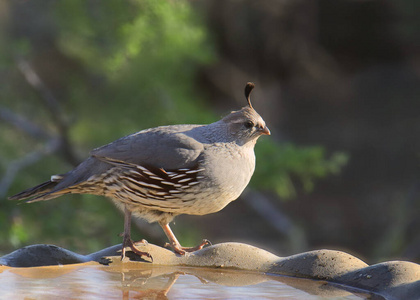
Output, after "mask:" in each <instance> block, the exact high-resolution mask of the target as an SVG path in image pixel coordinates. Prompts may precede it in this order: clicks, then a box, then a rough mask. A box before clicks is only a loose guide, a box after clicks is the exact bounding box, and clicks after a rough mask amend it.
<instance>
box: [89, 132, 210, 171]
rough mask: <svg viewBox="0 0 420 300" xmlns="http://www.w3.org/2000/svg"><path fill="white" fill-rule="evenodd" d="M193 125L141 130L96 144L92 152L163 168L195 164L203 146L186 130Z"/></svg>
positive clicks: (105, 157) (99, 157)
mask: <svg viewBox="0 0 420 300" xmlns="http://www.w3.org/2000/svg"><path fill="white" fill-rule="evenodd" d="M194 128H197V126H192V125H177V126H164V127H157V128H153V129H148V130H143V131H140V132H138V133H135V134H132V135H129V136H126V137H123V138H121V139H118V140H116V141H114V142H112V143H110V144H108V145H105V146H102V147H100V148H97V149H95V150H93V151H92V152H91V155H92V156H93V157H95V158H97V159H99V160H117V161H120V162H123V163H128V164H134V165H140V166H152V167H156V168H162V169H165V170H176V169H180V168H189V167H192V166H195V165H196V164H197V159H198V157H199V156H200V154H201V153H202V151H203V148H204V147H203V144H202V143H200V142H199V141H197V140H196V139H194V138H193V137H191V135H189V134H188V133H189V132H190V131H191V130H192V129H194Z"/></svg>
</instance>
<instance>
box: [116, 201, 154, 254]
mask: <svg viewBox="0 0 420 300" xmlns="http://www.w3.org/2000/svg"><path fill="white" fill-rule="evenodd" d="M126 247H130V249H131V251H133V252H134V253H136V254H137V255H140V257H141V256H146V257H149V258H150V259H152V261H153V258H152V256H151V255H150V254H149V253H147V252H143V251H140V250H139V249H138V248H137V247H136V246H135V245H134V242H133V240H132V239H131V211H129V210H128V208H127V206H125V207H124V233H123V246H122V251H121V260H123V259H124V257H125V251H126Z"/></svg>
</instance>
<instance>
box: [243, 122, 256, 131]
mask: <svg viewBox="0 0 420 300" xmlns="http://www.w3.org/2000/svg"><path fill="white" fill-rule="evenodd" d="M244 125H245V128H247V129H250V128H252V127H254V123H252V122H251V121H246V122H245V124H244Z"/></svg>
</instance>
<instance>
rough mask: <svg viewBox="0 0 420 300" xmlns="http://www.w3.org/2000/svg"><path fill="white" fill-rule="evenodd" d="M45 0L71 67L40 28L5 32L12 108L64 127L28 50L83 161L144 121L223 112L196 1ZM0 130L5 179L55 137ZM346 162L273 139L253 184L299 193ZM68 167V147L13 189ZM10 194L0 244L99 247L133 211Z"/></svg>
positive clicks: (21, 176)
mask: <svg viewBox="0 0 420 300" xmlns="http://www.w3.org/2000/svg"><path fill="white" fill-rule="evenodd" d="M45 3H47V4H48V5H46V4H45ZM44 4H45V5H43V6H42V7H41V8H40V10H39V11H38V13H39V14H36V12H35V14H36V16H37V18H36V19H34V20H32V22H35V23H37V22H41V23H42V22H44V23H43V24H44V25H45V24H47V25H48V26H44V27H42V26H40V27H39V28H44V29H45V28H48V30H46V31H48V32H47V33H45V34H46V35H47V36H48V38H49V39H50V42H49V43H50V44H49V47H51V48H53V49H54V51H55V52H53V53H59V58H58V60H60V59H61V60H65V61H67V63H66V64H64V65H63V66H64V67H58V69H54V68H53V67H51V66H50V65H49V64H53V63H54V61H53V58H51V61H49V57H48V53H47V57H45V56H44V57H43V53H42V51H43V48H42V47H41V46H39V41H38V40H37V39H36V38H34V37H33V36H32V35H31V33H30V32H29V33H27V32H26V33H25V34H26V35H25V34H22V33H21V34H17V35H9V34H4V32H3V33H2V34H1V35H0V39H2V40H1V43H3V44H5V43H7V44H8V45H10V47H9V48H7V49H6V48H4V47H0V49H1V50H0V54H1V56H2V58H1V66H0V67H1V79H2V81H3V84H2V86H3V87H4V88H2V89H1V90H0V97H1V99H2V100H1V105H2V106H4V107H6V108H7V109H9V110H11V111H13V112H14V113H15V114H18V115H20V116H23V117H24V118H26V119H28V120H29V121H30V122H32V124H34V126H38V127H40V128H42V129H43V130H45V131H46V132H48V133H50V134H58V132H59V130H58V129H57V124H56V123H55V121H54V115H51V113H48V109H46V106H45V103H43V100H42V97H43V95H40V94H39V92H38V91H36V90H34V89H32V88H31V87H30V86H29V85H28V84H27V82H25V80H24V79H23V76H22V74H21V73H20V72H19V71H18V69H17V67H16V65H17V60H18V59H20V58H24V59H26V60H33V61H35V62H36V61H38V64H36V63H35V64H36V65H37V66H38V68H37V70H39V71H40V74H41V75H45V77H43V78H46V81H47V83H46V84H47V85H48V88H50V89H51V90H52V91H53V93H54V94H55V96H56V98H57V99H58V101H59V102H60V105H61V107H62V110H63V116H64V119H65V120H66V122H68V124H69V132H68V133H69V139H70V141H71V144H72V146H73V148H74V149H75V151H76V153H77V154H78V155H79V156H80V157H81V158H82V159H83V158H85V157H86V156H87V153H88V151H89V150H90V149H92V148H94V147H97V146H100V145H102V144H105V143H107V142H111V141H112V140H114V139H116V138H119V137H121V136H123V135H127V134H129V133H133V132H136V131H138V130H141V129H144V128H148V127H153V126H157V125H163V124H174V123H208V122H213V121H216V120H217V117H216V116H215V113H214V112H213V111H212V110H211V108H210V105H209V104H208V103H207V102H206V100H208V99H207V98H208V97H207V96H206V95H205V94H203V93H201V92H200V91H198V90H197V88H196V87H197V84H196V80H195V78H196V75H197V71H198V70H199V68H200V67H202V66H204V65H206V64H210V63H212V62H214V61H216V60H217V55H216V53H215V50H214V49H215V45H213V43H212V41H211V39H210V38H209V33H208V31H207V29H206V28H205V26H204V25H203V23H202V22H201V21H200V16H199V14H197V12H196V11H194V10H193V9H192V7H191V6H190V4H189V2H187V1H166V0H132V1H129V2H121V1H116V0H113V1H104V2H100V4H99V3H98V2H96V1H82V0H62V1H47V2H44ZM10 5H12V4H10ZM12 6H13V5H12ZM10 22H11V21H10ZM10 26H12V25H10ZM6 28H7V27H6ZM2 30H6V29H2ZM32 34H33V33H32ZM37 34H40V35H42V34H43V32H37ZM38 47H40V48H38ZM40 49H41V50H40ZM63 58H65V59H63ZM55 59H57V58H55ZM39 61H41V63H39ZM69 65H70V66H71V67H68V66H69ZM66 66H67V67H66ZM49 67H51V69H48V68H49ZM43 68H44V70H43ZM51 70H53V71H51ZM41 77H42V76H41ZM238 92H241V91H238ZM0 136H1V140H2V143H1V147H0V170H1V172H2V174H4V175H5V176H6V175H7V173H6V171H7V170H8V168H9V169H10V165H11V163H12V162H15V161H17V160H19V159H20V158H21V157H24V156H25V155H27V154H28V153H31V152H32V151H34V150H36V149H41V148H42V147H43V145H44V144H45V139H37V138H32V137H28V136H27V135H25V133H23V132H22V131H19V130H16V128H15V127H14V126H11V125H10V124H9V123H8V122H4V123H1V126H0ZM346 161H347V157H346V155H345V154H342V153H335V154H332V155H331V156H328V155H327V153H326V151H325V149H323V148H322V147H297V146H295V145H292V144H284V145H282V144H278V143H276V142H274V141H272V140H269V139H268V138H265V139H262V141H260V143H259V144H258V145H257V168H256V173H255V177H254V179H253V180H252V185H253V186H254V188H256V189H266V190H271V191H273V192H275V193H276V194H277V195H278V196H280V197H281V198H289V197H291V196H293V195H294V194H295V193H296V188H295V184H294V183H293V182H294V179H292V178H295V179H296V180H297V181H296V182H301V183H302V185H303V188H304V190H305V191H307V192H310V191H311V189H312V188H313V186H314V184H315V181H316V179H319V178H323V177H325V176H327V175H329V174H336V173H338V172H339V170H340V168H341V167H342V166H343V165H344V164H345V163H346ZM70 168H72V166H71V164H70V163H69V162H68V161H66V160H65V159H63V156H62V155H60V153H56V154H54V155H47V156H45V157H43V158H42V159H40V160H39V161H37V162H36V163H34V164H30V165H29V166H27V167H26V168H25V169H24V170H21V171H20V172H19V173H18V174H17V177H16V180H15V182H14V183H13V185H12V186H11V189H10V190H9V192H8V195H11V194H13V193H15V192H19V191H20V190H22V189H25V188H28V187H30V186H33V185H36V184H39V183H40V182H42V181H45V180H47V179H49V176H50V175H51V174H56V173H63V172H66V171H68V170H69V169H70ZM5 196H6V195H2V200H1V202H0V203H1V207H2V209H1V211H0V216H1V218H0V228H2V230H1V231H0V245H1V246H0V251H9V250H10V249H11V248H16V247H19V246H21V245H23V244H29V243H49V242H50V243H55V244H59V245H61V246H64V247H67V248H70V249H77V250H78V251H82V252H83V251H84V252H89V251H93V250H97V249H99V248H101V247H105V246H109V245H111V244H115V243H119V242H120V238H119V237H118V233H119V232H120V231H122V228H123V218H122V217H121V216H120V215H119V214H117V213H115V208H114V206H113V204H112V203H111V202H110V201H105V200H104V199H101V198H100V197H96V196H90V195H69V196H64V197H62V198H66V199H61V200H60V201H57V200H53V201H48V202H43V203H34V204H30V205H25V204H22V205H17V203H16V202H11V201H6V200H5ZM181 239H182V234H181ZM151 242H153V241H151Z"/></svg>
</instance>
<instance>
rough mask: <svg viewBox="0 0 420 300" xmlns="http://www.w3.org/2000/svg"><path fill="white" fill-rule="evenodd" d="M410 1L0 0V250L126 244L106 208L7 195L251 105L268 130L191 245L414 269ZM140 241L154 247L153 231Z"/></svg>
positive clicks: (188, 240) (182, 229) (415, 125)
mask: <svg viewBox="0 0 420 300" xmlns="http://www.w3.org/2000/svg"><path fill="white" fill-rule="evenodd" d="M418 9H419V2H418V1H416V0H404V1H392V0H366V1H364V0H359V1H355V0H334V1H327V0H316V1H315V0H284V1H278V0H263V1H250V0H247V1H233V0H230V1H226V0H203V1H185V0H182V1H175V0H173V1H164V0H131V1H117V0H112V1H111V0H108V1H98V0H61V1H55V0H38V1H23V0H2V1H0V254H1V253H3V254H5V253H8V252H9V251H12V250H14V249H17V248H18V247H22V246H25V245H29V244H35V243H52V244H56V245H58V246H62V247H66V248H68V249H71V250H74V251H77V252H79V253H89V252H92V251H97V250H99V249H101V248H103V247H107V246H110V245H113V244H117V243H120V242H121V238H120V237H118V234H119V233H120V232H121V231H122V229H123V217H122V214H121V212H119V211H118V210H117V209H116V208H115V207H114V206H113V204H112V203H111V202H110V201H108V200H107V199H105V198H101V197H98V196H89V195H66V196H63V197H61V198H58V199H54V200H51V201H47V202H40V203H34V204H25V203H17V202H14V201H8V200H7V196H10V195H12V194H14V193H17V192H19V191H21V190H23V189H25V188H28V187H31V186H33V185H36V184H38V183H40V182H43V181H45V180H48V179H49V177H50V175H52V174H57V173H64V172H66V171H68V170H70V169H71V168H73V167H74V166H75V165H77V164H78V163H79V162H80V161H82V160H83V159H85V158H86V157H87V156H88V153H89V151H90V150H91V149H93V148H95V147H98V146H101V145H103V144H106V143H108V142H111V141H113V140H115V139H117V138H119V137H121V136H124V135H127V134H130V133H133V132H136V131H139V130H141V129H145V128H149V127H154V126H158V125H166V124H177V123H199V124H203V123H209V122H213V121H216V120H218V119H219V118H220V117H222V116H223V115H226V114H227V113H229V111H230V110H233V109H238V108H240V107H242V106H244V105H245V103H246V102H245V98H244V95H243V89H244V86H245V83H246V82H247V81H253V82H255V83H256V89H255V90H254V92H253V94H252V99H253V104H254V107H255V108H256V109H257V111H258V112H259V113H260V114H261V115H262V116H263V117H264V119H265V121H266V122H267V124H268V126H269V127H270V129H271V131H272V136H271V137H263V138H261V139H260V140H259V142H258V144H257V147H256V155H257V168H256V172H255V175H254V177H253V179H252V181H251V184H250V186H249V188H247V190H246V192H245V193H244V194H243V195H242V196H241V198H240V199H239V200H237V201H234V202H233V203H231V204H230V205H229V206H227V207H226V208H225V209H224V210H222V211H221V212H219V213H216V214H213V215H207V216H200V217H197V216H180V217H178V218H177V219H176V221H175V224H174V225H173V229H174V231H175V233H176V234H177V236H178V238H179V239H180V241H181V243H182V244H183V245H185V246H189V245H191V246H192V245H196V244H197V243H198V242H199V241H201V239H202V238H208V239H210V240H211V241H212V242H213V243H220V242H225V241H238V242H246V243H249V244H253V245H256V246H259V247H262V248H264V249H267V250H269V251H272V252H274V253H276V254H279V255H290V254H294V253H297V252H301V251H307V250H311V249H319V248H323V247H327V248H330V249H339V250H344V251H347V252H350V253H352V254H355V255H357V256H359V257H361V258H362V259H365V260H366V261H367V262H369V263H374V262H378V261H383V260H386V259H407V260H411V261H416V262H420V231H419V230H418V228H419V226H420V218H419V215H420V201H419V198H420V197H419V196H420V183H419V158H420V157H419V153H420V152H419V146H420V138H419V137H420V99H419V96H420V77H419V75H420V52H419V48H420V40H419V39H420V19H419V18H418V14H416V12H418V11H419V10H418ZM134 227H135V230H134V232H133V238H134V239H142V238H145V239H147V240H148V241H149V242H152V243H157V244H160V245H162V244H163V243H164V242H165V241H166V238H165V237H164V234H163V232H162V231H161V229H160V228H159V226H158V225H156V224H151V225H149V224H147V223H145V222H143V221H141V220H136V222H135V225H134Z"/></svg>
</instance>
